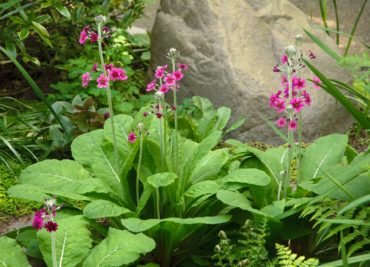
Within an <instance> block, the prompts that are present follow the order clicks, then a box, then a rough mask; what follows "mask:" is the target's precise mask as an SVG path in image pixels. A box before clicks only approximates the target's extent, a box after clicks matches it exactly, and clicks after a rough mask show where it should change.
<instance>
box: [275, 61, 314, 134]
mask: <svg viewBox="0 0 370 267" xmlns="http://www.w3.org/2000/svg"><path fill="white" fill-rule="evenodd" d="M282 61H283V60H282ZM313 80H314V81H315V83H314V85H313V86H314V87H315V88H317V86H318V84H319V83H320V80H319V79H318V78H317V77H315V78H314V79H313ZM281 85H282V86H283V89H282V90H278V91H277V93H274V94H272V95H271V96H270V106H271V107H272V108H274V109H275V110H276V112H277V113H284V112H286V110H287V107H290V108H291V109H292V110H293V111H294V113H295V114H296V113H299V112H301V111H302V109H303V108H304V107H305V106H310V105H311V96H310V94H309V93H308V92H307V91H306V90H305V88H306V80H305V79H303V78H300V77H297V76H293V77H292V80H291V86H292V88H291V90H292V92H291V93H292V96H291V99H290V101H289V82H288V79H287V77H286V76H285V75H283V76H282V77H281ZM276 124H277V126H278V127H280V128H283V127H285V125H287V124H288V129H290V130H295V129H296V128H297V120H296V119H293V120H290V121H289V119H287V118H286V116H284V115H283V116H282V117H280V118H279V119H278V120H277V122H276Z"/></svg>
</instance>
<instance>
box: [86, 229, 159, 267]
mask: <svg viewBox="0 0 370 267" xmlns="http://www.w3.org/2000/svg"><path fill="white" fill-rule="evenodd" d="M154 248H155V242H154V240H153V239H151V238H149V237H147V236H146V235H144V234H132V233H130V232H128V231H126V230H123V231H122V230H117V229H114V228H109V232H108V236H107V238H106V239H104V240H103V241H102V242H101V243H100V244H99V245H97V246H96V247H94V248H93V249H92V250H91V253H90V254H89V255H88V256H87V258H86V260H85V261H84V263H83V265H82V266H86V267H90V266H100V267H104V266H107V267H108V266H109V267H111V266H123V265H127V264H129V263H132V262H134V261H136V260H137V259H138V258H139V257H140V256H141V255H145V254H146V253H148V252H150V251H152V250H153V249H154Z"/></svg>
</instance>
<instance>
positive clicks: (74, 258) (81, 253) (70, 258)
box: [37, 216, 92, 267]
mask: <svg viewBox="0 0 370 267" xmlns="http://www.w3.org/2000/svg"><path fill="white" fill-rule="evenodd" d="M57 223H58V230H57V231H56V232H54V233H55V247H56V258H57V262H58V266H63V267H68V266H71V267H72V266H76V265H77V264H79V263H80V262H81V261H82V260H83V259H84V258H85V257H86V255H87V253H88V252H89V250H90V248H91V243H92V240H91V238H90V231H89V229H88V221H87V220H86V219H85V218H84V217H83V216H71V217H67V218H64V219H60V220H58V221H57ZM37 238H38V239H39V246H40V250H41V253H42V255H43V257H44V260H45V262H46V263H47V265H48V266H53V263H52V257H51V233H49V232H47V231H46V230H45V229H43V230H41V231H39V232H38V233H37Z"/></svg>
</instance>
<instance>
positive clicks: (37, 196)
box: [8, 184, 50, 202]
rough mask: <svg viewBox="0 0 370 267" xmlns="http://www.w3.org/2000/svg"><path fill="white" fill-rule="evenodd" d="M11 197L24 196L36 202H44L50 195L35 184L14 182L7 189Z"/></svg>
mask: <svg viewBox="0 0 370 267" xmlns="http://www.w3.org/2000/svg"><path fill="white" fill-rule="evenodd" d="M8 194H9V195H10V196H12V197H18V198H25V199H29V200H33V201H37V202H44V201H45V199H47V198H49V197H50V196H49V195H48V194H46V193H45V192H44V191H43V190H41V189H40V188H39V187H37V186H33V185H29V184H16V185H13V186H12V187H10V188H9V189H8Z"/></svg>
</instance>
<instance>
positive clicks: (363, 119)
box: [303, 60, 370, 129]
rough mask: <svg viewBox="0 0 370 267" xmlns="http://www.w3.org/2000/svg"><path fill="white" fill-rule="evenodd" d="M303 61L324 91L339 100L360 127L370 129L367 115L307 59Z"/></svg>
mask: <svg viewBox="0 0 370 267" xmlns="http://www.w3.org/2000/svg"><path fill="white" fill-rule="evenodd" d="M303 61H304V63H305V64H306V65H307V66H308V67H309V68H310V69H311V71H312V72H313V73H314V74H315V75H316V76H317V77H319V79H320V80H321V81H322V83H323V84H324V85H325V86H323V87H322V88H323V89H324V90H325V91H326V92H328V93H329V94H330V95H331V96H333V97H334V98H335V99H336V100H337V101H339V102H340V103H341V104H342V105H343V107H344V108H345V109H346V110H347V111H348V112H349V113H350V114H351V115H352V116H353V117H354V118H355V119H356V121H357V122H358V123H359V124H360V125H361V127H362V128H364V129H370V119H369V118H368V117H367V116H365V115H364V114H363V113H362V112H361V111H359V110H358V109H357V108H356V107H355V106H354V105H353V104H352V103H351V101H349V100H348V98H347V97H346V96H345V95H343V94H342V93H341V92H340V91H339V90H338V89H337V88H336V87H335V85H334V84H333V83H332V82H331V81H330V80H329V79H328V78H326V77H325V75H324V74H322V73H321V72H320V71H319V70H318V69H316V68H315V67H314V66H313V65H312V64H311V63H310V62H308V61H307V60H303Z"/></svg>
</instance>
